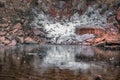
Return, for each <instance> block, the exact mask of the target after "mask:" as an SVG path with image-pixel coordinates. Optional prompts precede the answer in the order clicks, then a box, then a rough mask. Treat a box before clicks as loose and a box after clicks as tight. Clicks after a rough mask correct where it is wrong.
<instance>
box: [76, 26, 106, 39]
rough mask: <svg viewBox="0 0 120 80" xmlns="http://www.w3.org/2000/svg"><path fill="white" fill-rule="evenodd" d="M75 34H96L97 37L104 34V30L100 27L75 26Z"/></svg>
mask: <svg viewBox="0 0 120 80" xmlns="http://www.w3.org/2000/svg"><path fill="white" fill-rule="evenodd" d="M75 33H76V34H79V35H80V34H81V35H82V34H87V33H89V34H94V35H96V36H97V37H101V36H103V35H105V34H106V31H105V30H104V29H101V28H80V29H79V28H77V29H76V31H75Z"/></svg>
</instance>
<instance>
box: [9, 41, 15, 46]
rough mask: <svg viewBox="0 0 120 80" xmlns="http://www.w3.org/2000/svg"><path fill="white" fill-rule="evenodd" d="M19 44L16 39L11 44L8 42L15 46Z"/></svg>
mask: <svg viewBox="0 0 120 80" xmlns="http://www.w3.org/2000/svg"><path fill="white" fill-rule="evenodd" d="M16 44H17V41H16V40H12V42H11V43H10V44H8V45H9V46H15V45H16Z"/></svg>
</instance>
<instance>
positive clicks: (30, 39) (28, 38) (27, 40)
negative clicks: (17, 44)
mask: <svg viewBox="0 0 120 80" xmlns="http://www.w3.org/2000/svg"><path fill="white" fill-rule="evenodd" d="M25 42H26V43H37V42H36V41H35V40H33V39H32V38H31V37H27V38H25Z"/></svg>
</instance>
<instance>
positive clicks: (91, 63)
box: [0, 45, 120, 80]
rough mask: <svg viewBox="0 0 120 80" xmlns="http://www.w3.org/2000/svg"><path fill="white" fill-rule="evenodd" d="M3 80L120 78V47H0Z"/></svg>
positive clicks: (92, 79) (0, 69)
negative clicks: (112, 48)
mask: <svg viewBox="0 0 120 80" xmlns="http://www.w3.org/2000/svg"><path fill="white" fill-rule="evenodd" d="M0 80H120V50H105V49H100V48H97V47H90V46H72V45H71V46H68V45H63V46H60V45H44V46H43V45H42V46H39V45H21V46H17V47H2V46H1V47H0Z"/></svg>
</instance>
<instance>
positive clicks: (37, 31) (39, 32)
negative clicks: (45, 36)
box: [33, 29, 42, 35]
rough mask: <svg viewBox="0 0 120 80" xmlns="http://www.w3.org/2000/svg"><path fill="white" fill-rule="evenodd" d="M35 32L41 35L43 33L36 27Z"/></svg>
mask: <svg viewBox="0 0 120 80" xmlns="http://www.w3.org/2000/svg"><path fill="white" fill-rule="evenodd" d="M33 32H34V34H35V35H40V34H41V33H42V32H41V31H40V30H38V29H34V30H33Z"/></svg>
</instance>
